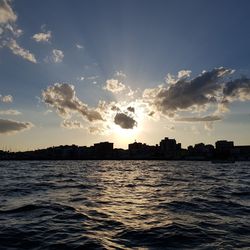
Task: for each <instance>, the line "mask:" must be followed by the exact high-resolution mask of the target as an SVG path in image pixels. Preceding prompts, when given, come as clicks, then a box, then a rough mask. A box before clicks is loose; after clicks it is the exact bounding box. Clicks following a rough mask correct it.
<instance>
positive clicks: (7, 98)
mask: <svg viewBox="0 0 250 250" xmlns="http://www.w3.org/2000/svg"><path fill="white" fill-rule="evenodd" d="M0 101H1V102H5V103H11V102H13V97H12V96H11V95H5V96H2V95H0Z"/></svg>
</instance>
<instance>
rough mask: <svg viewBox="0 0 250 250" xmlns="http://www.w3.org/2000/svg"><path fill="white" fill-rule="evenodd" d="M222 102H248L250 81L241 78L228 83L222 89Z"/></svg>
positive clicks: (249, 98)
mask: <svg viewBox="0 0 250 250" xmlns="http://www.w3.org/2000/svg"><path fill="white" fill-rule="evenodd" d="M223 95H224V101H225V100H227V101H229V102H232V101H235V100H240V101H246V100H250V79H249V78H247V77H242V78H239V79H235V80H233V81H230V82H228V83H227V84H226V85H225V88H224V89H223Z"/></svg>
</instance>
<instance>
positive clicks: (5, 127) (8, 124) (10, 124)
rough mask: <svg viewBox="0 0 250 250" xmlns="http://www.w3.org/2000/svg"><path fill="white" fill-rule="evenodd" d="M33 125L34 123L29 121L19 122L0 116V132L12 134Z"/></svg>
mask: <svg viewBox="0 0 250 250" xmlns="http://www.w3.org/2000/svg"><path fill="white" fill-rule="evenodd" d="M33 126H34V125H33V124H32V123H30V122H20V121H14V120H7V119H6V120H5V119H1V118H0V134H6V135H9V134H14V133H17V132H21V131H23V130H28V129H31V128H32V127H33Z"/></svg>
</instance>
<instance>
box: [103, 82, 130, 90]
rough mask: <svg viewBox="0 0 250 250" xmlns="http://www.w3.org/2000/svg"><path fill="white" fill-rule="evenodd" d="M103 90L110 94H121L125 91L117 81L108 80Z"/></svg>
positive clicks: (123, 86)
mask: <svg viewBox="0 0 250 250" xmlns="http://www.w3.org/2000/svg"><path fill="white" fill-rule="evenodd" d="M103 89H105V90H108V91H110V92H112V93H117V92H121V91H123V90H124V89H125V85H124V84H123V83H122V82H119V81H118V80H117V79H109V80H107V81H106V85H105V86H104V87H103Z"/></svg>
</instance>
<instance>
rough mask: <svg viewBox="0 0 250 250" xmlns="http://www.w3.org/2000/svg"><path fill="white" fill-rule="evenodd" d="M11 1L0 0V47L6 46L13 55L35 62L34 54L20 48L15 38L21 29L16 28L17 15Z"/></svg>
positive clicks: (21, 32) (20, 32)
mask: <svg viewBox="0 0 250 250" xmlns="http://www.w3.org/2000/svg"><path fill="white" fill-rule="evenodd" d="M11 2H12V1H10V0H1V1H0V48H2V47H7V48H9V49H10V50H11V52H12V53H13V54H14V55H18V56H21V57H22V58H23V59H25V60H28V61H30V62H33V63H36V58H35V56H34V55H33V54H32V53H31V52H30V51H29V50H27V49H24V48H22V47H21V46H20V45H19V44H18V42H17V40H16V39H17V38H18V37H20V36H21V35H22V34H23V31H22V30H21V29H19V28H17V25H16V20H17V15H16V13H15V12H14V11H13V9H12V7H11Z"/></svg>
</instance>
